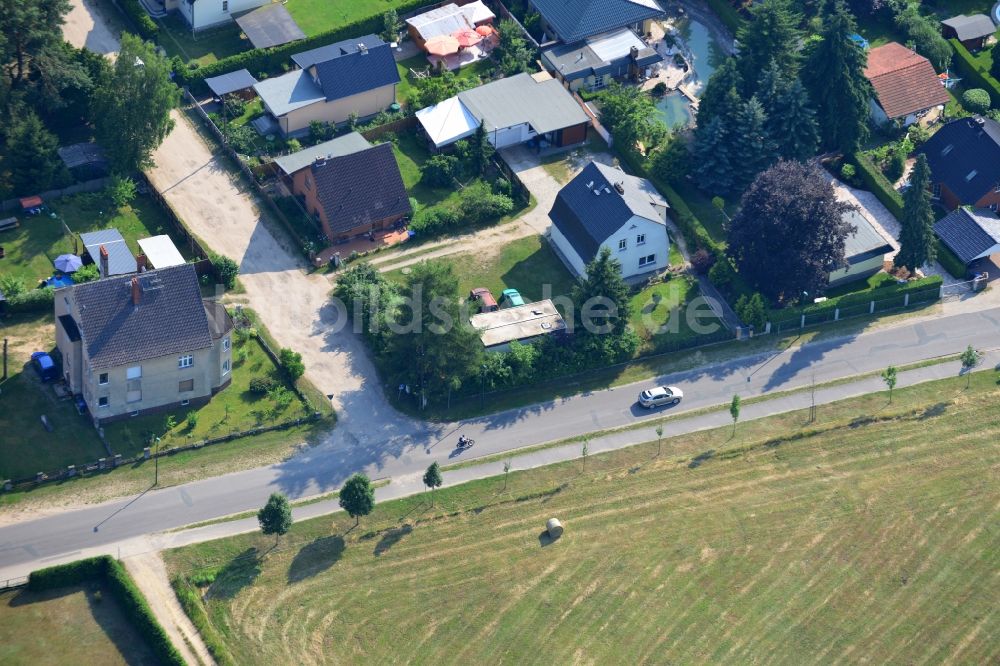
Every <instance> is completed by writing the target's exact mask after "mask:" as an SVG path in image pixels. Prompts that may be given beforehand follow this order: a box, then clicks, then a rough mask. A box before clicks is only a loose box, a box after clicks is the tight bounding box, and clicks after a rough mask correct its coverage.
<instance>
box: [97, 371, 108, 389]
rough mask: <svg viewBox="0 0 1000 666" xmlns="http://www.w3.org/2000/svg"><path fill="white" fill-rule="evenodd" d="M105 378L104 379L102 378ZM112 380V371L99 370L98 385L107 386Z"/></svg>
mask: <svg viewBox="0 0 1000 666" xmlns="http://www.w3.org/2000/svg"><path fill="white" fill-rule="evenodd" d="M102 377H103V378H104V379H103V381H102V379H101V378H102ZM110 382H111V373H109V372H99V373H97V385H98V386H107V385H108V384H109V383H110Z"/></svg>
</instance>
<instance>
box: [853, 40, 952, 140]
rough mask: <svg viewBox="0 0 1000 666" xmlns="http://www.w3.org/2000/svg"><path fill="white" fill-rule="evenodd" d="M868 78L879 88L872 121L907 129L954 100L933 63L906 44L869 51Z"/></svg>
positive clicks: (885, 46) (876, 90)
mask: <svg viewBox="0 0 1000 666" xmlns="http://www.w3.org/2000/svg"><path fill="white" fill-rule="evenodd" d="M865 76H866V77H868V80H869V81H871V84H872V87H873V88H874V89H875V97H874V98H873V99H872V100H871V102H870V104H871V111H872V119H873V120H874V121H875V122H876V123H878V124H879V125H884V124H886V123H888V122H890V121H891V122H894V123H897V124H899V125H902V126H903V127H906V126H908V125H912V124H913V123H915V122H917V120H919V119H920V117H921V116H923V115H924V114H925V113H927V112H928V111H930V110H931V109H933V108H934V107H936V106H939V105H944V104H947V103H948V101H949V100H950V99H951V98H950V97H949V96H948V91H947V90H945V88H944V86H943V85H941V80H940V79H939V78H938V75H937V72H935V71H934V66H933V65H931V63H930V61H929V60H928V59H927V58H925V57H923V56H921V55H918V54H916V53H914V52H913V51H911V50H910V49H908V48H906V47H905V46H903V45H902V44H897V43H896V42H889V43H888V44H885V45H883V46H879V47H876V48H874V49H872V50H871V51H869V52H868V67H866V68H865Z"/></svg>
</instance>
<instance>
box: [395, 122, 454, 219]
mask: <svg viewBox="0 0 1000 666" xmlns="http://www.w3.org/2000/svg"><path fill="white" fill-rule="evenodd" d="M392 152H393V154H394V155H395V156H396V163H397V164H398V165H399V172H400V174H402V176H403V185H405V186H406V191H407V192H409V194H410V196H411V197H413V198H414V199H416V200H417V210H420V209H422V208H426V207H428V206H435V205H437V204H440V203H444V202H445V201H448V200H455V199H457V198H458V192H457V191H456V190H454V189H448V188H444V187H430V186H428V185H427V184H425V183H423V182H421V180H420V176H421V173H420V169H421V167H422V166H423V165H424V162H426V161H427V160H428V158H430V156H431V152H430V150H428V148H427V144H426V143H425V142H424V140H423V139H422V138H421V137H419V136H418V135H417V133H416V132H400V133H399V134H398V135H397V139H396V141H394V142H393V144H392ZM414 212H416V211H414Z"/></svg>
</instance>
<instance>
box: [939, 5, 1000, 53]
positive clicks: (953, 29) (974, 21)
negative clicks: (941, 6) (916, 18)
mask: <svg viewBox="0 0 1000 666" xmlns="http://www.w3.org/2000/svg"><path fill="white" fill-rule="evenodd" d="M996 31H997V27H996V25H995V24H994V23H993V19H991V18H990V17H989V16H987V15H986V14H972V15H971V16H966V15H965V14H959V15H958V16H952V17H951V18H950V19H945V20H944V21H941V34H942V35H944V38H945V39H957V40H958V41H960V42H962V46H964V47H965V48H967V49H969V50H970V51H978V50H979V49H981V48H983V47H984V46H986V40H988V39H989V38H990V37H992V36H993V33H995V32H996Z"/></svg>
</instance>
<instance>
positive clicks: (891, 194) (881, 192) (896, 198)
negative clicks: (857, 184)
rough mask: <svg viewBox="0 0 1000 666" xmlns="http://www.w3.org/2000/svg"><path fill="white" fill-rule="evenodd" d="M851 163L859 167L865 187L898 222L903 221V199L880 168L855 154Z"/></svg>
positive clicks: (864, 157)
mask: <svg viewBox="0 0 1000 666" xmlns="http://www.w3.org/2000/svg"><path fill="white" fill-rule="evenodd" d="M851 161H852V162H854V165H855V166H856V167H857V172H858V177H859V178H860V179H861V182H863V183H864V184H865V187H866V188H867V189H869V190H871V192H872V193H873V194H874V195H875V197H876V198H877V199H878V200H879V201H881V202H882V205H884V206H885V207H886V208H888V209H889V212H890V213H892V214H893V215H894V216H895V217H896V219H897V220H901V219H902V218H903V197H902V195H900V193H899V192H897V191H896V188H894V187H893V186H892V183H890V182H889V180H888V179H887V178H886V177H885V176H883V175H882V172H881V171H880V170H879V168H878V167H877V166H875V164H874V163H873V162H872V161H871V160H870V159H868V157H867V156H865V155H862V154H861V153H854V155H852V156H851Z"/></svg>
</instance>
